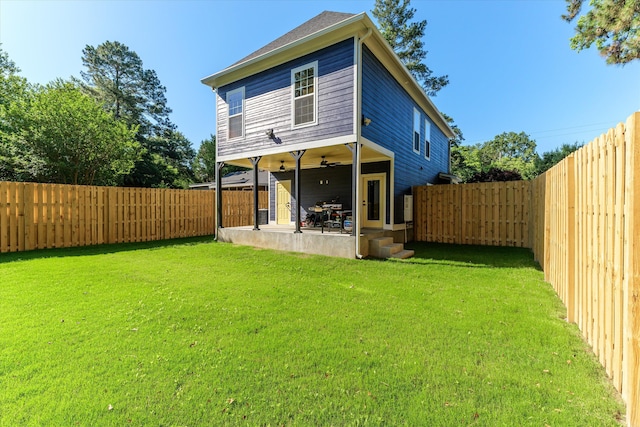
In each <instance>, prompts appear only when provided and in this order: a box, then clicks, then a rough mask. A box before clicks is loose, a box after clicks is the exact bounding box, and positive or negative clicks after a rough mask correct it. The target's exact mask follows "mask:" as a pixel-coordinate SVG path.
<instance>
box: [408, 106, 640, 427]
mask: <svg viewBox="0 0 640 427" xmlns="http://www.w3.org/2000/svg"><path fill="white" fill-rule="evenodd" d="M413 193H414V219H415V222H414V230H415V238H416V240H418V241H427V242H446V243H458V244H476V245H496V246H522V247H528V248H531V249H532V250H533V253H534V256H535V259H536V260H537V261H538V262H539V263H540V265H541V266H542V268H543V270H544V275H545V280H547V281H548V282H550V283H551V284H552V286H553V287H554V289H555V291H556V293H557V294H558V296H559V297H560V299H561V300H562V302H563V303H564V304H565V306H566V307H567V319H568V321H570V322H575V323H576V324H577V325H578V326H579V328H580V330H581V331H582V333H583V335H584V337H585V339H586V340H587V342H588V343H589V344H590V345H591V346H592V348H593V351H594V353H595V354H596V355H597V357H598V359H599V360H600V363H601V364H602V366H604V368H605V370H606V371H607V374H608V375H609V377H610V378H611V380H612V381H613V384H614V385H615V387H616V388H617V389H618V391H620V393H621V394H622V397H623V399H624V401H625V402H626V404H627V421H628V425H630V426H640V112H638V113H635V114H634V115H632V116H631V117H629V119H628V120H627V122H626V124H619V125H618V126H617V127H616V128H615V129H611V130H609V131H608V132H607V133H606V134H604V135H602V136H600V137H599V138H597V139H596V140H594V141H593V142H591V143H590V144H588V145H585V146H584V147H583V148H581V149H580V150H578V151H577V152H575V153H574V154H572V155H570V156H569V157H567V158H566V159H565V160H563V161H562V162H560V163H559V164H558V165H556V166H554V167H553V168H552V169H550V170H549V171H547V172H546V173H545V174H543V175H542V176H540V177H538V178H536V179H535V180H533V181H529V182H523V181H519V182H516V183H490V184H464V185H457V186H454V185H448V186H426V187H415V188H414V189H413Z"/></svg>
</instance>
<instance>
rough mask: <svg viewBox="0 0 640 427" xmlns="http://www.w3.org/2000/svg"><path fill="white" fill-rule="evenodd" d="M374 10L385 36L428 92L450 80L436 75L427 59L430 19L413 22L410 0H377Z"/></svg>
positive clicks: (436, 89) (373, 12) (432, 93)
mask: <svg viewBox="0 0 640 427" xmlns="http://www.w3.org/2000/svg"><path fill="white" fill-rule="evenodd" d="M371 13H372V14H373V16H374V17H375V18H376V20H377V21H378V27H379V28H380V32H381V33H382V35H383V36H384V38H385V39H386V40H387V42H388V43H389V45H390V46H391V47H392V48H393V50H394V52H395V53H396V55H398V57H399V58H400V60H401V61H402V63H403V64H404V65H405V66H406V67H407V69H408V70H409V72H411V74H413V77H414V78H415V79H416V80H417V81H418V82H419V83H420V84H421V85H422V87H423V88H424V90H425V92H426V93H427V94H428V95H429V96H435V95H436V94H437V93H438V91H439V90H440V89H442V88H443V87H445V86H446V85H448V84H449V77H448V76H434V75H433V71H431V69H430V68H429V67H427V65H426V64H425V63H424V61H425V59H426V57H427V51H426V50H425V49H424V42H423V41H422V39H423V38H424V32H425V28H426V27H427V21H426V20H422V21H418V22H411V20H412V19H413V16H414V15H415V13H416V10H415V9H413V8H412V7H410V0H376V3H375V6H374V8H373V10H372V11H371Z"/></svg>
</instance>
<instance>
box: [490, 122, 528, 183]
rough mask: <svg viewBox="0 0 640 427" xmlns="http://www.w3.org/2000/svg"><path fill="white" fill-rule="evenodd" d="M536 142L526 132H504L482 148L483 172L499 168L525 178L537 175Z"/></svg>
mask: <svg viewBox="0 0 640 427" xmlns="http://www.w3.org/2000/svg"><path fill="white" fill-rule="evenodd" d="M537 157H538V155H537V154H536V142H535V141H534V140H532V139H531V138H529V135H527V134H526V133H524V132H520V133H515V132H503V133H501V134H500V135H496V136H495V137H494V138H493V139H492V140H491V141H487V142H485V143H484V144H483V145H482V147H481V148H480V163H481V165H482V170H483V171H488V170H489V169H490V168H492V167H493V168H497V169H502V170H508V171H514V170H515V171H518V172H519V173H520V174H521V175H522V177H523V178H525V179H531V178H533V177H535V175H536V168H535V162H536V159H537Z"/></svg>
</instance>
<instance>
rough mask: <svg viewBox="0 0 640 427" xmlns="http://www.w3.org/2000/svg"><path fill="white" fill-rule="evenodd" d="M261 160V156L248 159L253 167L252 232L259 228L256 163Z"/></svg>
mask: <svg viewBox="0 0 640 427" xmlns="http://www.w3.org/2000/svg"><path fill="white" fill-rule="evenodd" d="M261 158H262V156H257V157H250V158H249V160H251V164H252V165H253V231H259V230H260V226H259V223H260V218H258V214H259V213H260V211H259V210H258V208H259V203H260V197H259V192H258V187H259V185H258V184H259V181H258V163H259V162H260V159H261Z"/></svg>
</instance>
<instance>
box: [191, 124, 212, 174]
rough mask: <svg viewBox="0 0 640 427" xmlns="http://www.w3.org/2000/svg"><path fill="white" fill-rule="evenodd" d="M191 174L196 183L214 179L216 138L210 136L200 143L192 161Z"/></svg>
mask: <svg viewBox="0 0 640 427" xmlns="http://www.w3.org/2000/svg"><path fill="white" fill-rule="evenodd" d="M193 173H194V175H195V177H196V181H197V182H212V181H214V180H215V179H216V136H215V135H211V136H210V137H209V138H208V139H205V140H204V141H202V142H201V143H200V148H199V149H198V154H196V157H195V159H194V161H193Z"/></svg>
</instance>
